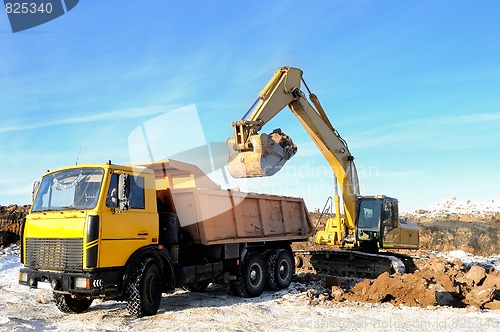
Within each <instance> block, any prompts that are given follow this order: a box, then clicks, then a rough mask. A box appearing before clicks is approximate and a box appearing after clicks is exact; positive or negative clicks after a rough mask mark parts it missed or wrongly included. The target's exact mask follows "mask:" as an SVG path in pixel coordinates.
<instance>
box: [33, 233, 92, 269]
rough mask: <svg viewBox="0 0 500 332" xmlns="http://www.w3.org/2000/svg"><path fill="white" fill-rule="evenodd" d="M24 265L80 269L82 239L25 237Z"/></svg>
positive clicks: (41, 267)
mask: <svg viewBox="0 0 500 332" xmlns="http://www.w3.org/2000/svg"><path fill="white" fill-rule="evenodd" d="M26 265H28V266H30V267H33V268H36V269H42V270H54V271H65V272H79V271H82V269H83V268H82V265H83V239H34V238H27V239H26Z"/></svg>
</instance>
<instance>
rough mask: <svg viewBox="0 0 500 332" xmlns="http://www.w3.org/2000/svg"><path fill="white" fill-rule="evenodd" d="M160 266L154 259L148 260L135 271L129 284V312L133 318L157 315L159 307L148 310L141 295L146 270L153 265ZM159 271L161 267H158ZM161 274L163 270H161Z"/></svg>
mask: <svg viewBox="0 0 500 332" xmlns="http://www.w3.org/2000/svg"><path fill="white" fill-rule="evenodd" d="M152 264H154V265H156V266H158V263H156V261H155V260H154V259H153V258H147V259H145V260H144V261H143V262H141V263H140V264H139V265H138V266H137V267H136V268H134V269H133V271H132V274H131V276H130V281H129V283H128V284H127V288H126V290H127V310H128V312H129V314H130V316H131V317H132V318H140V317H143V316H151V315H154V314H156V312H157V311H158V306H159V303H158V306H156V305H155V306H154V307H152V308H147V307H145V306H144V305H143V298H142V296H143V294H141V289H142V283H143V281H144V277H145V275H144V274H145V272H146V270H147V269H148V268H149V267H150V266H151V265H152ZM158 270H159V266H158ZM159 271H160V273H161V270H159Z"/></svg>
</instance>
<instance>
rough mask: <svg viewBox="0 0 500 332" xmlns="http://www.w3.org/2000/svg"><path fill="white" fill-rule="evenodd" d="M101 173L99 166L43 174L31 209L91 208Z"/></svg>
mask: <svg viewBox="0 0 500 332" xmlns="http://www.w3.org/2000/svg"><path fill="white" fill-rule="evenodd" d="M103 174H104V172H103V170H102V169H100V168H81V169H71V170H65V171H60V172H57V173H54V174H50V175H47V176H45V177H44V178H43V179H42V182H41V183H40V186H39V187H38V192H37V194H36V197H35V201H34V203H33V209H32V211H33V212H40V211H57V210H85V209H93V208H94V207H95V206H96V204H97V198H98V196H99V191H100V190H101V184H102V178H103Z"/></svg>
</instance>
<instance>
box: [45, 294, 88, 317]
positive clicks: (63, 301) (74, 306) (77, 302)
mask: <svg viewBox="0 0 500 332" xmlns="http://www.w3.org/2000/svg"><path fill="white" fill-rule="evenodd" d="M53 295H54V302H55V304H56V306H57V308H58V309H59V310H61V311H62V312H64V313H67V314H79V313H81V312H84V311H85V310H87V309H88V308H89V307H90V305H91V304H92V299H86V298H73V297H71V295H69V294H61V293H56V292H54V293H53Z"/></svg>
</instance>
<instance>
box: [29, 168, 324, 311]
mask: <svg viewBox="0 0 500 332" xmlns="http://www.w3.org/2000/svg"><path fill="white" fill-rule="evenodd" d="M313 232H314V229H313V226H312V224H311V221H310V219H309V215H308V212H307V208H306V206H305V204H304V201H303V200H302V199H301V198H292V197H283V196H273V195H261V194H255V193H243V192H239V191H232V190H221V189H220V187H219V186H218V185H217V184H215V183H214V182H212V181H211V180H210V179H209V178H208V177H207V176H206V175H205V174H204V173H203V172H201V170H200V169H198V168H197V167H196V166H194V165H190V164H186V163H182V162H179V161H175V160H165V161H160V162H155V163H150V164H143V165H133V166H123V165H113V164H111V162H108V163H107V164H95V165H78V166H71V167H65V168H61V169H57V170H54V171H51V172H47V173H46V174H45V175H44V176H43V177H42V179H41V181H39V182H38V185H37V186H36V188H35V193H34V198H33V205H32V208H31V211H30V214H29V215H28V216H27V217H26V220H25V222H24V224H23V227H22V241H21V242H22V250H21V262H22V264H24V267H23V268H21V270H20V273H19V283H20V284H22V285H27V286H29V287H31V288H37V287H39V286H42V285H43V286H45V287H48V286H49V285H50V288H51V289H52V290H53V294H54V302H55V303H56V305H57V307H58V308H59V309H60V310H61V311H63V312H67V313H80V312H83V311H85V310H87V309H88V308H89V306H90V305H91V303H92V301H93V300H94V299H102V300H108V299H113V300H122V301H126V302H127V308H128V310H129V312H130V314H131V315H132V316H133V317H140V316H144V315H154V314H156V312H157V311H158V308H159V305H160V302H161V298H162V293H169V292H173V291H174V290H175V288H179V287H184V288H187V289H189V290H192V291H203V290H204V289H205V288H206V287H207V286H208V284H209V283H211V282H215V283H223V284H225V285H226V286H227V288H228V290H229V291H230V292H231V293H233V294H235V295H239V296H242V297H255V296H259V295H260V294H261V293H262V292H263V290H264V289H265V288H266V286H267V288H269V289H275V290H276V289H280V288H286V287H288V285H289V284H290V282H291V278H292V275H293V273H294V269H295V267H294V258H293V253H292V250H291V243H292V242H294V241H306V240H307V238H308V237H309V236H310V235H311V234H312V233H313Z"/></svg>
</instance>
